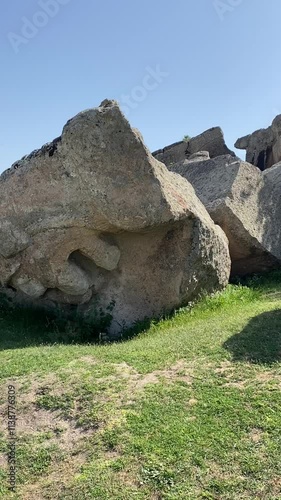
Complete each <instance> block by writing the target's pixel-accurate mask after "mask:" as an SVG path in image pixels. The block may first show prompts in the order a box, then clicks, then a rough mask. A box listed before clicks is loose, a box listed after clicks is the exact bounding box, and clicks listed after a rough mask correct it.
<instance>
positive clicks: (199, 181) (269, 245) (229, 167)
mask: <svg viewBox="0 0 281 500" xmlns="http://www.w3.org/2000/svg"><path fill="white" fill-rule="evenodd" d="M270 170H271V169H270ZM173 171H175V172H177V173H180V174H181V175H182V176H183V177H184V178H185V179H187V180H188V181H189V182H190V183H191V184H192V185H193V187H194V188H195V191H196V194H197V196H198V197H199V198H200V200H201V201H202V203H203V204H204V205H205V207H206V209H207V210H208V212H209V214H210V216H211V217H212V219H213V220H214V222H215V223H216V224H219V225H220V227H221V228H222V229H223V231H224V232H225V234H226V235H227V237H228V240H229V249H230V256H231V260H232V275H245V274H251V273H255V272H262V271H266V270H268V269H272V268H276V267H280V262H281V245H280V237H281V234H280V228H279V226H280V224H279V220H280V219H279V217H278V216H277V214H276V210H277V208H278V207H279V205H280V201H279V200H280V188H279V193H278V194H277V191H275V194H274V193H273V184H274V182H276V178H277V177H278V179H279V186H280V181H281V174H280V172H281V170H280V167H277V169H276V173H275V171H274V169H272V174H271V175H270V174H269V175H263V174H262V172H261V171H260V170H259V169H258V168H256V167H254V166H253V165H251V164H249V163H246V162H243V161H241V160H239V159H237V158H236V159H235V158H233V157H232V156H229V155H226V156H220V157H218V158H215V159H210V160H205V161H199V162H195V161H188V160H185V162H183V163H179V164H177V165H175V166H174V167H173ZM277 171H278V172H277ZM268 172H269V171H268ZM274 173H275V175H274ZM264 174H265V173H264ZM278 209H279V208H278ZM280 215H281V214H280Z"/></svg>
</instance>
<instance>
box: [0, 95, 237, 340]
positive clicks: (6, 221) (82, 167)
mask: <svg viewBox="0 0 281 500" xmlns="http://www.w3.org/2000/svg"><path fill="white" fill-rule="evenodd" d="M0 216H1V225H0V280H1V284H2V286H4V287H8V288H11V287H12V288H13V289H15V290H16V292H17V293H16V297H15V300H16V299H17V297H19V298H20V297H21V296H28V297H29V298H30V300H33V301H36V303H38V301H39V302H40V301H42V303H43V302H44V301H45V302H46V301H53V302H62V303H65V304H77V305H78V306H77V307H82V308H87V310H89V308H91V307H92V304H93V303H94V301H95V303H96V300H98V303H99V305H100V307H101V308H102V309H106V307H107V306H108V305H109V304H110V303H112V302H114V304H115V307H114V309H113V313H112V314H113V323H112V327H111V331H112V332H119V331H120V330H122V328H123V327H124V326H130V325H132V324H133V323H134V322H135V321H137V320H142V319H144V318H146V317H157V316H159V315H160V314H162V313H164V312H167V311H170V310H172V309H173V308H175V307H178V306H180V305H182V304H185V303H187V302H188V301H189V300H191V299H194V298H195V297H196V296H198V294H199V293H201V292H202V291H203V290H204V291H207V292H212V291H214V290H218V289H221V288H223V287H224V286H225V285H226V284H227V281H228V277H229V272H230V258H229V252H228V242H227V239H226V237H225V235H224V233H223V231H222V230H221V229H220V228H219V227H218V226H216V225H215V224H214V223H213V221H212V220H211V218H210V217H209V215H208V213H207V211H206V210H205V208H204V206H203V205H202V203H201V202H200V201H199V199H198V198H197V196H196V194H195V192H194V189H193V188H192V186H191V185H190V184H189V183H188V182H187V181H184V180H183V179H182V178H181V177H180V176H179V175H177V174H175V173H171V172H169V171H168V170H167V168H166V167H165V165H163V164H162V163H160V162H159V161H157V160H156V159H155V158H153V156H152V155H151V154H150V152H149V151H148V150H147V148H146V147H145V145H144V143H143V140H142V137H141V135H140V134H139V133H138V131H136V130H134V129H132V128H131V127H130V125H129V123H128V121H127V120H126V118H125V117H124V115H123V114H122V113H121V111H120V109H119V107H118V105H117V103H116V102H115V101H108V100H106V101H104V102H103V103H102V104H101V105H100V107H98V108H95V109H90V110H87V111H84V112H82V113H79V114H78V115H77V116H75V117H74V118H73V119H71V120H70V121H69V122H68V123H67V124H66V125H65V127H64V129H63V133H62V136H61V137H59V138H57V139H56V140H55V141H54V142H53V143H50V144H47V145H45V146H43V148H42V149H40V150H37V151H35V152H33V153H32V154H31V155H28V156H26V157H24V158H23V159H22V160H21V161H19V162H17V163H16V164H14V165H13V166H12V168H11V169H9V170H7V171H6V172H4V173H3V174H2V176H1V178H0Z"/></svg>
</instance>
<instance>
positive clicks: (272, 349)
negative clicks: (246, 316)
mask: <svg viewBox="0 0 281 500" xmlns="http://www.w3.org/2000/svg"><path fill="white" fill-rule="evenodd" d="M223 347H224V348H225V349H227V350H228V351H230V352H231V353H232V355H233V360H234V361H249V362H250V363H256V364H259V363H260V364H272V363H275V362H277V361H281V310H280V309H278V310H275V311H270V312H265V313H263V314H260V315H259V316H256V317H255V318H253V319H251V320H250V321H249V323H248V324H247V326H246V327H245V328H244V330H242V332H240V333H238V334H236V335H234V336H233V337H231V338H230V339H228V340H227V341H226V342H225V343H224V344H223Z"/></svg>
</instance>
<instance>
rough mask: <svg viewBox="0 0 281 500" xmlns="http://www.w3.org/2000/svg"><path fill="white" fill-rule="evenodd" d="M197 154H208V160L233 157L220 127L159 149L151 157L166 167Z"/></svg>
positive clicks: (233, 154)
mask: <svg viewBox="0 0 281 500" xmlns="http://www.w3.org/2000/svg"><path fill="white" fill-rule="evenodd" d="M199 152H204V153H205V155H206V154H209V156H210V158H215V157H217V156H221V155H226V154H230V155H232V156H235V153H233V151H230V149H228V147H227V145H226V144H225V141H224V135H223V131H222V129H221V128H220V127H213V128H210V129H209V130H206V131H205V132H203V133H202V134H200V135H197V136H196V137H192V138H191V139H189V140H188V141H182V142H177V143H175V144H172V145H171V146H167V147H166V148H164V149H159V150H158V151H155V152H154V153H153V156H154V157H155V158H156V159H157V160H159V161H161V162H163V163H165V165H166V166H167V167H170V166H171V165H174V164H176V163H179V162H182V161H184V160H186V159H190V157H192V156H193V155H196V154H197V153H199Z"/></svg>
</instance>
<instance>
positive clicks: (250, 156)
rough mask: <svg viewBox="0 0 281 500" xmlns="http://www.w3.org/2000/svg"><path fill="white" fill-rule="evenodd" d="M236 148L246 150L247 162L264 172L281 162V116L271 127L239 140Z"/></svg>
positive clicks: (277, 117) (275, 119)
mask: <svg viewBox="0 0 281 500" xmlns="http://www.w3.org/2000/svg"><path fill="white" fill-rule="evenodd" d="M235 147H236V148H237V149H246V161H247V162H249V163H252V164H253V165H255V166H256V167H258V168H259V169H260V170H262V171H263V170H266V169H267V168H270V167H272V165H274V164H276V163H278V162H279V161H281V115H278V116H276V118H274V120H273V122H272V125H271V126H270V127H268V128H266V129H260V130H256V131H255V132H254V133H253V134H249V135H246V136H245V137H241V138H240V139H238V140H237V141H236V143H235Z"/></svg>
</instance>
